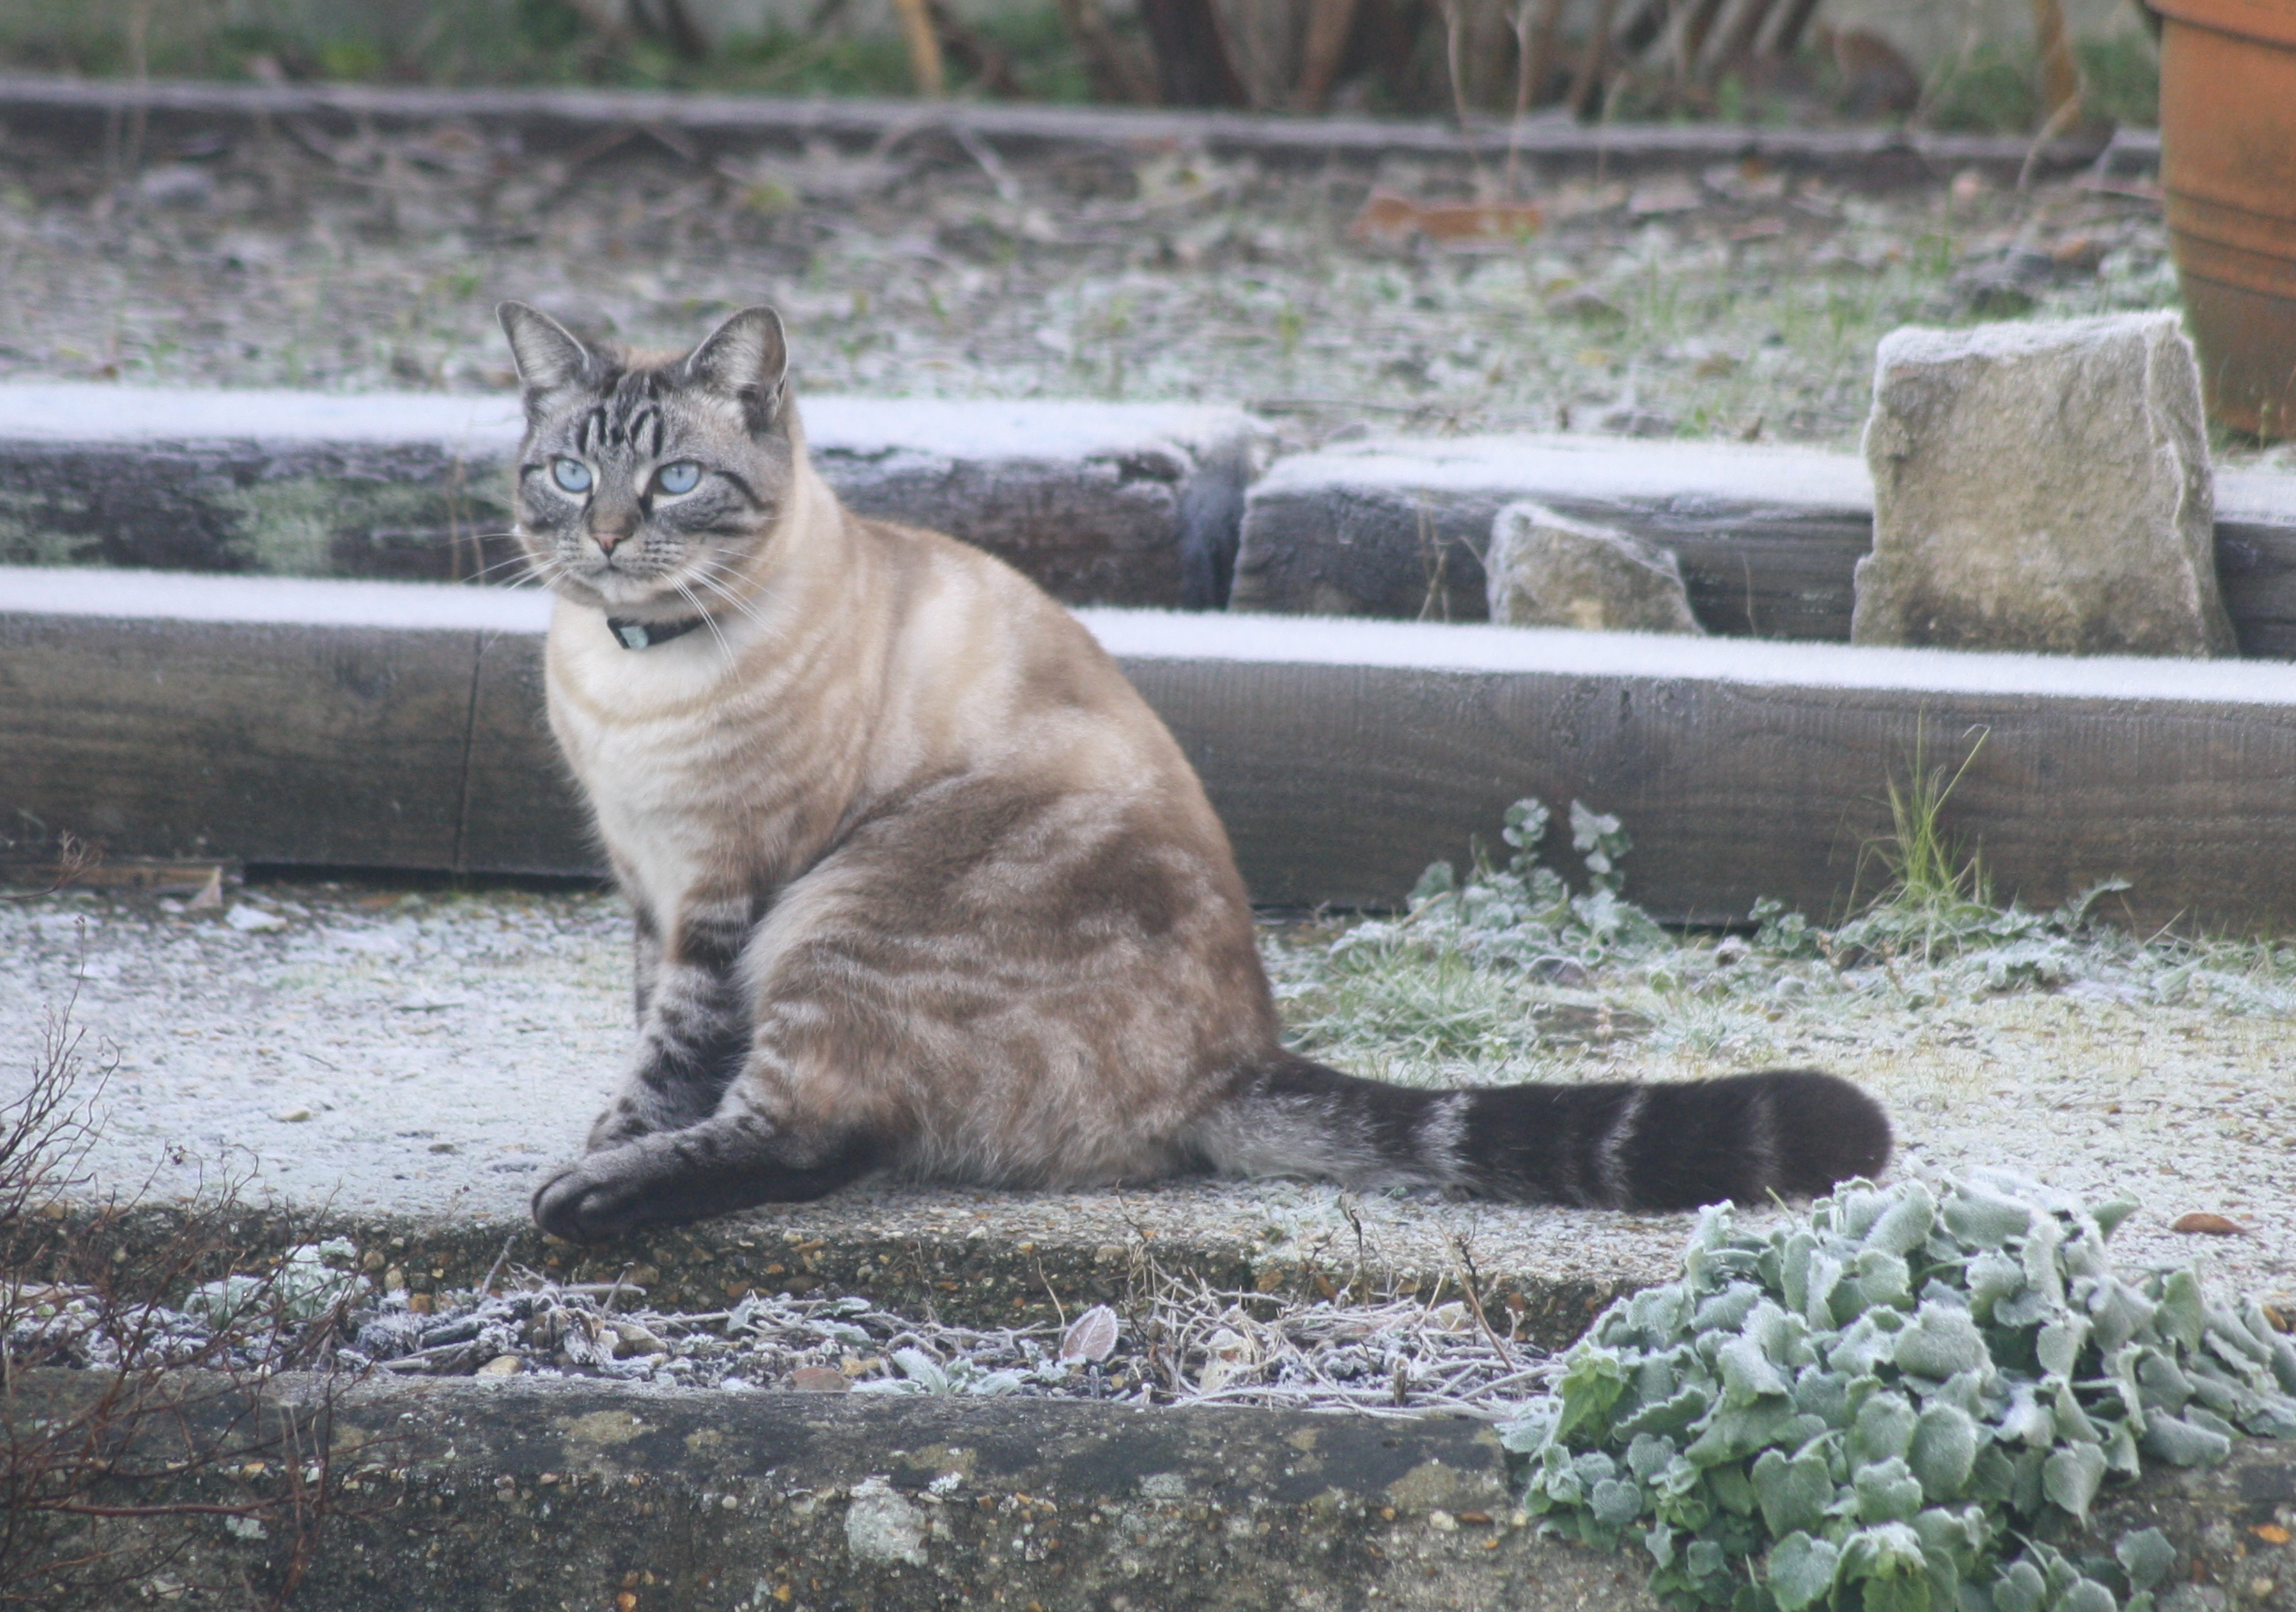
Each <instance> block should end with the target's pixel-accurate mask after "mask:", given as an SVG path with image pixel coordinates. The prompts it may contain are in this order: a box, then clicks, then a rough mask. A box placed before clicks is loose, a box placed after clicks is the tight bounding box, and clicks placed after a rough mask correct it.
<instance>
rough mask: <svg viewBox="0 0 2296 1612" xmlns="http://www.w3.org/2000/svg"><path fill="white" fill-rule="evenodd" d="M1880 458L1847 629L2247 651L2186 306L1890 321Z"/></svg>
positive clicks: (2009, 642) (1873, 446)
mask: <svg viewBox="0 0 2296 1612" xmlns="http://www.w3.org/2000/svg"><path fill="white" fill-rule="evenodd" d="M1866 462H1867V463H1868V464H1869V465H1870V466H1871V467H1872V470H1873V472H1874V552H1873V553H1872V554H1871V555H1869V556H1868V557H1867V558H1866V559H1865V560H1863V561H1859V562H1858V566H1857V610H1856V615H1855V617H1854V618H1853V620H1852V622H1851V626H1850V637H1851V639H1852V641H1853V642H1858V643H1876V644H1923V645H1934V646H1937V647H1940V648H1946V649H1976V650H2018V651H2045V652H2054V653H2057V654H2068V655H2186V656H2201V655H2223V654H2229V653H2231V652H2232V651H2233V650H2234V647H2235V640H2234V634H2233V630H2232V624H2231V622H2230V621H2229V620H2228V619H2227V618H2226V615H2225V609H2224V603H2223V600H2222V597H2221V595H2220V593H2219V592H2218V586H2217V568H2216V553H2215V543H2214V538H2215V530H2216V525H2215V506H2214V479H2213V475H2212V470H2211V466H2210V462H2209V449H2208V438H2207V431H2206V428H2205V426H2204V423H2203V421H2202V407H2201V372H2200V364H2199V362H2198V361H2197V360H2196V359H2195V357H2194V353H2193V345H2192V343H2191V341H2190V340H2187V339H2186V337H2185V333H2184V329H2183V326H2182V323H2181V322H2180V321H2179V319H2178V317H2177V315H2175V314H2112V315H2104V316H2103V317H2100V318H2094V319H2068V320H2059V321H2031V322H2004V323H1993V324H1981V325H1978V326H1975V327H1973V328H1972V329H1968V330H1953V331H1944V330H1926V329H1922V328H1918V327H1907V328H1906V329H1902V330H1897V331H1891V332H1890V334H1889V335H1887V336H1885V337H1883V338H1882V342H1881V345H1880V347H1879V348H1878V349H1877V350H1876V352H1875V354H1874V412H1873V414H1872V416H1871V417H1870V418H1869V419H1868V420H1867V421H1866Z"/></svg>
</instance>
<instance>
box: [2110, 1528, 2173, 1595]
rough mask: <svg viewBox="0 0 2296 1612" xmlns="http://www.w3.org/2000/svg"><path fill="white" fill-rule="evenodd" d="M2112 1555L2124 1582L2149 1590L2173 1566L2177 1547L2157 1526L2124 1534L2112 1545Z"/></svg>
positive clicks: (2165, 1575) (2170, 1571)
mask: <svg viewBox="0 0 2296 1612" xmlns="http://www.w3.org/2000/svg"><path fill="white" fill-rule="evenodd" d="M2112 1554H2113V1556H2114V1558H2115V1559H2117V1560H2118V1561H2119V1562H2120V1567H2121V1570H2122V1571H2123V1572H2125V1573H2127V1574H2128V1582H2129V1583H2132V1584H2135V1585H2136V1587H2137V1588H2138V1589H2140V1590H2149V1589H2151V1588H2152V1587H2153V1585H2154V1584H2157V1583H2160V1582H2161V1580H2162V1579H2164V1578H2166V1577H2168V1576H2169V1574H2170V1573H2172V1572H2174V1571H2176V1567H2177V1547H2176V1546H2174V1545H2172V1544H2170V1543H2169V1536H2168V1535H2167V1534H2163V1533H2161V1530H2160V1529H2158V1528H2146V1529H2144V1531H2143V1532H2142V1533H2137V1534H2129V1535H2128V1536H2127V1537H2125V1538H2124V1539H2122V1540H2121V1542H2120V1543H2119V1544H2117V1545H2115V1546H2114V1547H2113V1548H2112Z"/></svg>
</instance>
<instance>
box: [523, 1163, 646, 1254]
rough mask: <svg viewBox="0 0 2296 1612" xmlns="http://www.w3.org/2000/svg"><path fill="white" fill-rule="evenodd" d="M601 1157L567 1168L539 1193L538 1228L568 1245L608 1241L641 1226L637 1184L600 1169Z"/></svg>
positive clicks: (535, 1214)
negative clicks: (569, 1243)
mask: <svg viewBox="0 0 2296 1612" xmlns="http://www.w3.org/2000/svg"><path fill="white" fill-rule="evenodd" d="M597 1158H598V1156H597V1155H596V1154H593V1155H591V1156H590V1157H589V1158H585V1159H582V1160H580V1161H579V1162H578V1163H575V1164H570V1165H569V1166H566V1167H565V1168H564V1169H562V1170H561V1171H559V1172H558V1174H555V1175H553V1176H552V1177H551V1178H550V1179H549V1180H548V1181H545V1182H543V1183H542V1185H541V1186H540V1187H539V1188H538V1189H537V1190H536V1191H535V1194H534V1223H535V1224H536V1225H537V1226H540V1227H541V1228H542V1229H543V1230H544V1231H545V1232H548V1233H549V1234H550V1235H551V1236H553V1237H561V1238H563V1239H565V1240H567V1241H568V1242H606V1241H609V1240H611V1239H613V1238H616V1237H619V1236H620V1235H621V1234H622V1233H623V1232H627V1231H630V1230H632V1229H633V1228H634V1227H635V1226H636V1225H638V1224H639V1223H640V1216H639V1215H638V1213H637V1210H638V1209H639V1207H640V1195H639V1193H638V1192H637V1191H636V1190H635V1186H634V1183H632V1182H629V1181H628V1180H627V1179H619V1180H618V1179H616V1178H615V1177H614V1176H613V1175H611V1174H607V1173H606V1172H604V1171H602V1170H600V1169H599V1168H598V1167H597Z"/></svg>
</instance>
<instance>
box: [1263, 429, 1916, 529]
mask: <svg viewBox="0 0 2296 1612" xmlns="http://www.w3.org/2000/svg"><path fill="white" fill-rule="evenodd" d="M1327 487H1365V488H1384V489H1393V490H1398V491H1407V492H1429V493H1490V494H1497V495H1503V496H1505V497H1509V498H1513V497H1526V498H1528V497H1539V496H1545V497H1550V498H1568V497H1579V498H1617V499H1624V500H1629V501H1632V502H1634V503H1644V504H1653V503H1664V502H1666V501H1669V500H1670V499H1677V498H1710V499H1718V500H1727V501H1730V502H1734V503H1754V504H1762V505H1771V506H1776V505H1785V506H1792V505H1796V504H1809V505H1816V506H1821V507H1824V508H1826V509H1833V510H1847V511H1866V512H1869V513H1870V512H1871V511H1872V510H1873V508H1874V483H1873V478H1872V477H1871V476H1870V475H1868V474H1867V472H1866V462H1865V461H1864V460H1863V459H1860V458H1859V457H1858V456H1857V455H1856V454H1830V453H1826V452H1825V451H1824V450H1822V449H1818V448H1802V447H1758V446H1741V445H1739V444H1736V443H1724V442H1665V443H1652V442H1631V441H1621V440H1620V439H1619V438H1615V437H1595V436H1582V435H1576V434H1565V433H1561V432H1550V433H1542V434H1529V435H1522V436H1504V437H1501V436H1492V437H1457V438H1418V437H1386V438H1377V437H1374V438H1365V439H1364V440H1362V441H1360V442H1350V443H1347V444H1344V445H1341V446H1335V447H1326V448H1324V450H1323V451H1321V452H1319V453H1314V454H1299V455H1297V456H1295V457H1293V458H1290V459H1284V460H1281V461H1279V462H1277V463H1276V464H1275V467H1274V468H1273V469H1271V470H1270V471H1268V472H1267V475H1266V476H1264V477H1262V478H1261V479H1259V482H1258V483H1257V484H1256V485H1255V486H1254V487H1253V488H1252V495H1253V496H1254V497H1255V498H1264V497H1267V496H1268V495H1273V494H1283V493H1300V492H1308V491H1318V490H1322V489H1324V488H1327Z"/></svg>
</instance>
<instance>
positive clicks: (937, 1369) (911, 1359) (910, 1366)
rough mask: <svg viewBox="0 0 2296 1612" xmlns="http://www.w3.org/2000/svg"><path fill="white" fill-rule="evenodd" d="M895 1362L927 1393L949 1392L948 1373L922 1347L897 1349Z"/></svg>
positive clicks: (903, 1372)
mask: <svg viewBox="0 0 2296 1612" xmlns="http://www.w3.org/2000/svg"><path fill="white" fill-rule="evenodd" d="M893 1363H894V1364H895V1365H897V1366H898V1367H899V1368H900V1369H901V1375H902V1376H904V1377H906V1378H907V1379H909V1380H910V1381H911V1382H913V1383H914V1384H916V1385H917V1386H918V1387H921V1388H922V1389H923V1390H924V1391H925V1392H926V1393H928V1394H946V1393H947V1392H948V1373H947V1372H946V1371H942V1370H941V1365H940V1362H939V1361H937V1360H935V1359H934V1358H933V1357H932V1356H931V1355H930V1354H926V1353H925V1352H924V1351H923V1350H922V1349H896V1350H894V1351H893Z"/></svg>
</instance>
